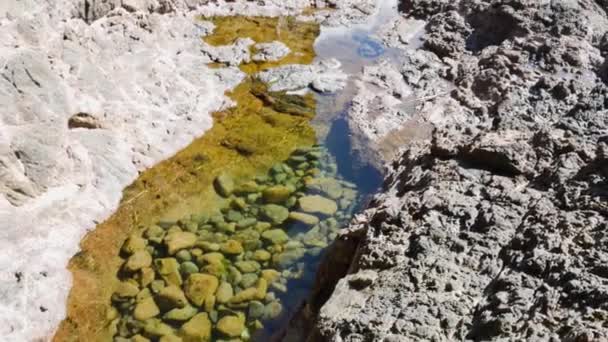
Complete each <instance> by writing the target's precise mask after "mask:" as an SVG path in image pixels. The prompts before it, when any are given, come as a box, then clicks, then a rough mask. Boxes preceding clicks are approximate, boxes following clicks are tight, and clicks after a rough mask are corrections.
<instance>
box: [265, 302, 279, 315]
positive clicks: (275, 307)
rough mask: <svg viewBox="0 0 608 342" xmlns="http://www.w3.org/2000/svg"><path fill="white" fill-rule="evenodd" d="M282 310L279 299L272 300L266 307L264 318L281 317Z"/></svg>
mask: <svg viewBox="0 0 608 342" xmlns="http://www.w3.org/2000/svg"><path fill="white" fill-rule="evenodd" d="M281 311H283V306H282V305H281V303H279V302H277V301H274V302H270V303H268V304H266V306H265V307H264V319H275V318H277V317H279V315H280V314H281Z"/></svg>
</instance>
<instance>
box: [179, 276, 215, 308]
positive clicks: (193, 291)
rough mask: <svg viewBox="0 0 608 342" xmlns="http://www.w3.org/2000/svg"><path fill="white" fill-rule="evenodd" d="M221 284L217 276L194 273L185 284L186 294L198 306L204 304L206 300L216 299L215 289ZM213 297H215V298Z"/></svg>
mask: <svg viewBox="0 0 608 342" xmlns="http://www.w3.org/2000/svg"><path fill="white" fill-rule="evenodd" d="M218 286H219V281H218V279H217V277H215V276H213V275H210V274H204V273H194V274H191V275H190V276H189V277H188V280H186V284H185V291H186V296H187V297H188V299H190V301H191V302H192V303H194V304H195V305H196V306H202V305H203V304H204V303H205V301H209V300H213V301H215V297H214V295H215V291H216V290H217V287H218ZM211 297H214V298H213V299H212V298H211Z"/></svg>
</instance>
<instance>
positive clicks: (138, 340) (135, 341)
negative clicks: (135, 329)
mask: <svg viewBox="0 0 608 342" xmlns="http://www.w3.org/2000/svg"><path fill="white" fill-rule="evenodd" d="M130 342H150V340H149V339H147V338H145V337H143V336H141V335H140V334H137V335H135V336H133V337H131V340H130Z"/></svg>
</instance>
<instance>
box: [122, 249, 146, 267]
mask: <svg viewBox="0 0 608 342" xmlns="http://www.w3.org/2000/svg"><path fill="white" fill-rule="evenodd" d="M150 265H152V256H151V255H150V253H148V251H146V250H138V251H136V252H135V253H133V255H131V256H130V257H129V259H127V262H126V263H125V266H124V269H125V270H126V271H128V272H135V271H137V270H139V269H142V268H144V267H148V266H150Z"/></svg>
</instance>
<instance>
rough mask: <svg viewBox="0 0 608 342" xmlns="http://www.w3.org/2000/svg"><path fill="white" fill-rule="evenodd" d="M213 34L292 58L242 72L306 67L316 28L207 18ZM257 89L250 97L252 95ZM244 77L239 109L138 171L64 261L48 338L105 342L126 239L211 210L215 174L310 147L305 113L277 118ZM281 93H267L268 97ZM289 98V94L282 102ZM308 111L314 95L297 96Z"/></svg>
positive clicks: (236, 173) (263, 164)
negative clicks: (68, 278) (62, 307)
mask: <svg viewBox="0 0 608 342" xmlns="http://www.w3.org/2000/svg"><path fill="white" fill-rule="evenodd" d="M209 20H212V21H213V22H214V24H215V25H216V30H215V32H214V33H213V34H212V35H211V36H208V37H206V38H205V40H207V41H208V42H209V43H210V44H224V43H230V42H232V41H233V40H234V39H236V38H237V37H251V38H253V39H254V40H255V41H256V42H270V41H274V40H279V41H282V42H283V43H285V44H286V45H287V46H289V47H290V49H291V50H292V53H291V54H290V55H289V56H287V57H286V58H285V59H283V60H281V61H280V62H273V63H261V64H255V63H250V64H247V65H243V66H241V68H242V70H244V71H245V72H247V73H248V74H253V73H254V72H255V71H258V70H263V69H267V68H270V67H276V66H279V65H283V64H292V63H300V64H305V63H310V62H312V60H313V58H314V50H313V43H314V39H315V38H316V36H317V35H318V33H319V27H318V25H316V24H314V23H301V22H296V21H295V20H293V19H278V18H243V17H226V18H211V19H209ZM253 87H255V89H256V94H255V95H254V94H253V93H252V88H253ZM261 91H262V93H260V84H257V83H256V81H255V80H254V79H252V78H247V79H246V80H245V81H244V82H243V83H242V84H241V85H239V86H238V87H237V88H236V89H235V90H234V91H233V92H231V93H230V94H228V95H229V96H230V97H231V98H232V99H233V100H235V101H236V103H237V105H236V107H234V108H231V109H228V110H225V111H222V112H218V113H215V114H214V119H215V121H214V122H215V123H214V126H213V127H212V128H211V129H210V130H209V131H208V132H206V133H205V135H204V136H202V137H201V138H199V139H196V140H195V141H193V142H192V143H191V144H190V145H189V146H188V147H186V148H185V149H183V150H182V151H180V152H178V153H177V154H176V155H175V156H173V157H172V158H170V159H168V160H165V161H163V162H161V163H159V164H158V165H156V166H154V167H153V168H151V169H149V170H146V171H145V172H143V173H142V174H141V175H140V176H139V178H138V179H137V180H136V181H135V182H134V183H133V184H132V185H130V186H129V187H128V188H127V189H125V191H124V193H123V199H122V201H121V204H120V206H119V208H118V209H117V211H116V212H115V213H114V215H112V216H111V217H110V218H109V219H108V220H106V221H105V222H103V223H101V224H99V225H98V226H97V227H96V229H95V230H94V231H92V232H90V233H89V234H87V235H86V236H85V238H84V239H83V240H82V241H81V244H80V247H81V251H80V252H79V253H77V254H76V255H75V256H74V257H73V258H72V260H71V261H70V263H69V269H70V271H71V272H72V276H73V287H72V289H71V291H70V295H69V298H68V304H67V317H66V318H65V319H64V320H63V321H62V323H61V324H60V326H59V328H58V330H57V332H56V334H55V336H54V341H110V340H111V336H110V331H109V322H110V321H112V320H113V319H114V318H115V316H116V315H117V313H116V311H115V310H113V309H112V307H111V305H110V297H111V295H112V293H113V292H114V291H115V290H116V289H117V286H118V280H117V277H116V274H117V271H118V269H119V267H120V264H121V262H122V261H121V258H120V257H119V250H120V248H121V246H122V244H123V243H124V241H125V239H126V238H127V236H129V235H130V234H132V233H137V232H139V231H140V230H141V229H142V228H143V227H145V226H148V225H150V224H152V223H154V222H156V221H158V220H159V219H161V218H165V217H166V216H175V217H177V216H180V215H183V213H187V212H193V211H194V210H198V211H202V210H210V211H211V210H213V209H214V208H215V207H217V206H218V205H219V203H220V201H219V200H220V199H219V197H218V196H217V195H216V194H215V192H214V191H213V186H212V182H213V180H214V179H215V177H216V176H217V175H218V174H219V173H220V172H222V173H228V174H230V175H231V176H233V177H234V178H236V179H239V178H247V177H253V176H255V175H257V174H261V173H264V172H266V171H267V170H268V168H269V167H270V166H271V165H273V164H274V163H275V162H277V161H281V160H284V159H286V158H287V157H288V156H289V154H290V153H291V152H292V151H293V150H294V149H295V148H297V147H300V146H309V145H312V144H313V143H314V142H315V134H314V131H313V129H312V128H311V126H310V124H309V120H310V118H309V117H308V116H306V115H304V116H303V115H293V114H294V113H291V114H290V113H282V112H279V111H278V109H280V108H281V107H277V106H276V105H273V103H272V101H271V102H269V101H268V99H267V98H265V97H264V95H263V92H264V89H263V88H262V89H261ZM280 95H281V94H279V93H275V94H269V95H268V96H270V98H276V97H280ZM286 99H287V100H286V101H289V97H287V98H286ZM302 103H305V104H306V105H307V106H309V108H310V110H311V112H314V100H313V99H312V97H307V98H304V99H300V101H299V104H298V105H301V104H302Z"/></svg>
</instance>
